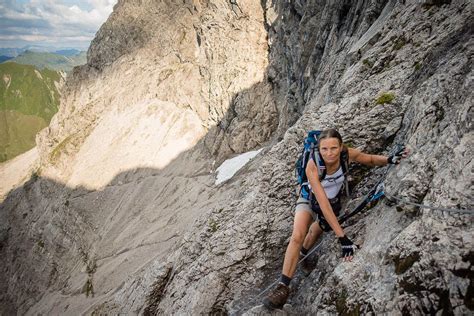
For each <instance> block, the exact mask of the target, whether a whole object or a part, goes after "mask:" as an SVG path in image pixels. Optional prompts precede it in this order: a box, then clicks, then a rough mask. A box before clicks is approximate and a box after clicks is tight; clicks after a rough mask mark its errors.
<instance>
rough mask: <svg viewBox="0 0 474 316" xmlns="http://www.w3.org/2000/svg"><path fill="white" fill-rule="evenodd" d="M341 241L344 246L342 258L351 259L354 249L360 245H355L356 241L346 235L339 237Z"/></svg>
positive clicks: (342, 246)
mask: <svg viewBox="0 0 474 316" xmlns="http://www.w3.org/2000/svg"><path fill="white" fill-rule="evenodd" d="M339 243H340V244H341V248H342V258H343V259H344V260H347V261H351V260H352V257H353V256H354V250H355V249H356V248H359V246H357V245H354V243H353V242H352V241H351V240H350V239H349V238H347V237H346V236H342V237H339Z"/></svg>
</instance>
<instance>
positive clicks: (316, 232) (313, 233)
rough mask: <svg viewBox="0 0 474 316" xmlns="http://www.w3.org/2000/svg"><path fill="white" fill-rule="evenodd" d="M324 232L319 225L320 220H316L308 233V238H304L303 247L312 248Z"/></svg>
mask: <svg viewBox="0 0 474 316" xmlns="http://www.w3.org/2000/svg"><path fill="white" fill-rule="evenodd" d="M322 233H323V230H322V229H321V227H320V226H319V224H318V222H314V223H313V224H311V227H310V228H309V231H308V234H307V235H306V238H305V239H304V242H303V247H304V248H305V249H307V250H309V249H311V248H312V247H313V246H314V244H315V243H316V241H317V240H318V238H319V236H321V234H322Z"/></svg>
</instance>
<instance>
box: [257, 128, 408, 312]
mask: <svg viewBox="0 0 474 316" xmlns="http://www.w3.org/2000/svg"><path fill="white" fill-rule="evenodd" d="M318 139H319V142H318V144H319V146H318V150H319V155H320V159H322V161H323V162H324V166H325V173H324V174H325V176H324V177H323V179H322V180H320V175H319V174H320V172H318V171H319V168H320V167H319V163H318V158H317V157H316V158H315V157H311V159H310V160H309V161H308V163H307V166H306V169H305V170H306V176H307V179H308V181H309V185H308V187H307V189H309V190H308V191H309V192H310V194H309V196H305V195H303V194H300V197H299V198H298V201H297V203H296V211H295V218H294V222H293V233H292V235H291V239H290V242H289V244H288V247H287V249H286V253H285V259H284V262H283V269H282V274H281V278H280V282H279V283H278V285H277V286H276V287H275V288H274V289H273V290H272V291H271V292H270V293H269V294H268V295H267V296H266V297H265V298H264V300H263V303H264V305H265V306H267V307H270V308H282V307H283V306H284V304H285V303H286V301H287V299H288V296H289V293H290V288H289V285H290V281H291V278H292V277H293V275H294V273H295V270H296V266H297V263H298V260H299V256H300V254H301V255H303V256H306V255H307V253H308V251H309V249H311V247H312V246H313V245H314V244H315V242H316V241H317V239H318V238H319V236H321V234H322V233H323V231H330V230H333V231H334V233H335V234H336V236H337V238H338V240H339V243H340V244H341V248H342V257H343V260H344V261H352V258H353V255H354V250H355V248H356V247H357V246H356V245H354V244H353V242H352V241H351V240H350V239H349V238H348V237H347V236H346V235H345V234H344V230H343V229H342V227H341V225H340V224H339V222H338V219H337V215H338V214H339V211H340V210H341V208H342V207H341V199H340V197H341V195H342V194H341V193H342V191H343V190H342V187H343V183H344V180H345V176H346V175H345V170H344V171H343V169H344V168H343V164H344V161H343V160H344V158H342V157H347V158H345V159H346V160H348V161H349V162H353V161H355V162H358V163H361V164H364V165H367V166H385V165H387V164H398V163H400V161H401V159H402V158H405V157H407V155H408V151H407V150H400V151H399V152H397V153H396V154H394V155H391V156H388V157H387V156H382V155H370V154H366V153H363V152H361V151H360V150H357V149H353V148H348V147H346V146H345V145H343V142H342V137H341V135H340V134H339V132H338V131H336V130H335V129H327V130H324V131H323V132H321V134H320V135H319V137H318ZM314 156H316V154H315V155H314ZM308 227H309V229H308Z"/></svg>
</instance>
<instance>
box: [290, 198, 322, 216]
mask: <svg viewBox="0 0 474 316" xmlns="http://www.w3.org/2000/svg"><path fill="white" fill-rule="evenodd" d="M296 212H309V213H310V214H311V216H312V217H313V221H316V220H317V219H318V214H316V213H315V212H313V211H312V210H311V202H310V201H309V200H307V199H305V198H304V197H301V196H300V197H299V198H298V200H297V201H296V210H295V213H296Z"/></svg>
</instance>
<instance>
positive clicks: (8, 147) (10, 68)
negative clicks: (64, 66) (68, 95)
mask: <svg viewBox="0 0 474 316" xmlns="http://www.w3.org/2000/svg"><path fill="white" fill-rule="evenodd" d="M60 79H61V75H60V73H59V72H57V71H52V70H49V69H43V70H37V69H36V68H35V67H33V66H30V65H20V64H17V63H13V62H7V63H3V64H0V162H2V161H5V160H8V159H11V158H13V157H15V156H16V155H18V154H20V153H23V152H25V151H27V150H28V149H30V148H32V147H34V145H35V135H36V133H37V132H39V131H40V130H41V129H42V128H44V127H46V126H47V125H48V124H49V122H50V120H51V118H52V117H53V115H54V114H55V113H56V112H57V111H58V106H59V97H60V95H59V91H58V89H57V87H56V85H57V84H58V83H59V81H60Z"/></svg>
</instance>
